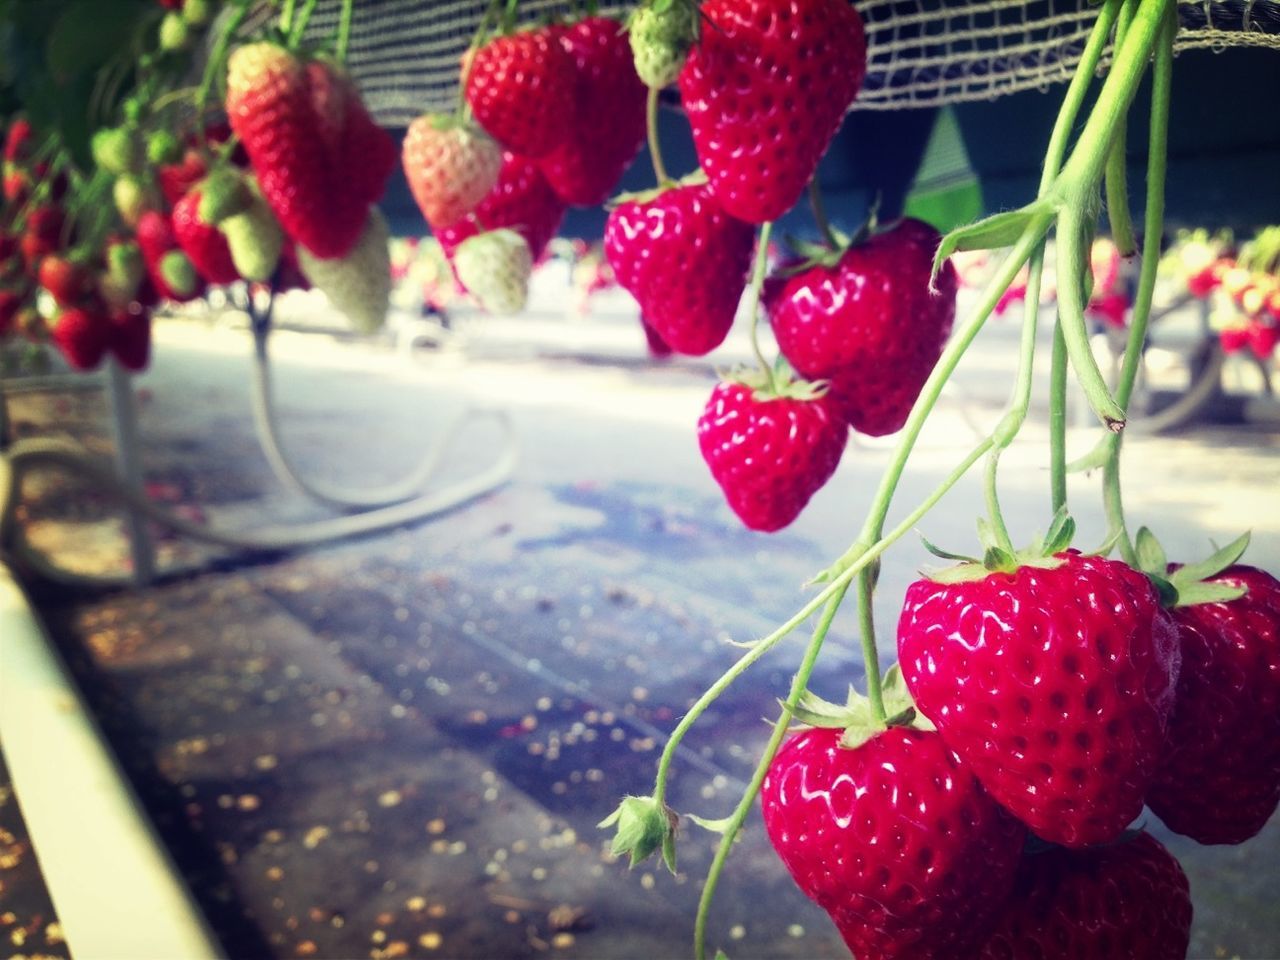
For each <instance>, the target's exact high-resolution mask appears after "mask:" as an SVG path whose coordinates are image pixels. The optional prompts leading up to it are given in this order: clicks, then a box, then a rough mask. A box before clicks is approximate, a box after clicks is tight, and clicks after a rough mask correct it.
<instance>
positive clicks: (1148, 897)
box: [981, 833, 1191, 960]
mask: <svg viewBox="0 0 1280 960" xmlns="http://www.w3.org/2000/svg"><path fill="white" fill-rule="evenodd" d="M1190 941H1191V897H1190V892H1189V886H1188V884H1187V878H1186V875H1185V874H1184V873H1183V872H1182V867H1180V866H1179V865H1178V861H1177V860H1175V859H1174V858H1173V856H1172V855H1171V854H1170V853H1169V851H1168V850H1166V849H1165V848H1164V847H1162V846H1161V845H1160V844H1159V843H1158V842H1157V841H1156V840H1155V839H1153V838H1152V837H1151V836H1150V835H1148V834H1145V833H1142V834H1139V835H1138V836H1136V837H1134V838H1133V839H1130V840H1125V841H1122V842H1120V843H1115V844H1111V845H1109V846H1105V847H1095V848H1093V849H1090V850H1064V849H1062V848H1060V847H1056V848H1052V849H1049V850H1046V851H1043V852H1039V853H1031V854H1028V855H1027V856H1026V857H1024V859H1023V861H1022V864H1021V866H1020V867H1019V868H1018V875H1017V881H1016V883H1015V884H1014V895H1013V899H1012V900H1011V901H1010V902H1009V903H1008V905H1007V906H1006V907H1005V911H1004V915H1003V917H1002V918H1001V920H1000V923H999V926H998V927H997V929H996V932H995V933H994V934H993V935H992V936H991V939H990V940H988V941H987V944H986V946H984V947H983V949H982V954H981V958H982V960H1024V958H1027V957H1042V958H1044V960H1057V958H1063V960H1066V958H1077V957H1078V958H1080V960H1084V958H1086V957H1087V958H1088V960H1133V958H1137V957H1141V958H1142V960H1183V958H1184V957H1186V955H1187V947H1188V946H1189V944H1190Z"/></svg>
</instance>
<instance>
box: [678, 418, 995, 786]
mask: <svg viewBox="0 0 1280 960" xmlns="http://www.w3.org/2000/svg"><path fill="white" fill-rule="evenodd" d="M991 445H992V439H991V438H990V437H987V438H986V439H985V440H983V441H982V442H981V443H979V444H978V445H977V446H976V447H974V448H973V450H971V451H970V452H969V455H968V456H967V457H965V458H964V459H963V460H962V461H960V463H959V464H958V465H957V466H956V467H955V468H954V469H953V470H952V471H951V472H950V473H949V474H947V476H946V477H945V478H944V479H943V480H942V482H941V483H939V484H938V486H937V487H935V488H934V489H933V491H932V492H931V493H930V494H929V495H928V496H927V497H925V499H924V500H923V502H921V503H920V505H919V506H917V507H916V508H915V509H914V510H912V511H911V513H910V514H908V515H907V516H906V517H905V518H904V519H903V520H902V522H901V523H899V524H898V525H897V526H896V527H894V528H893V529H892V530H891V531H889V533H887V534H885V536H884V537H882V538H881V539H880V540H878V541H877V542H875V543H873V544H871V545H870V546H869V547H867V549H865V550H863V551H862V552H861V553H860V554H859V555H858V556H857V557H856V558H854V559H853V560H852V561H851V562H850V563H849V565H848V566H847V567H845V568H844V569H843V570H841V571H840V572H839V573H838V574H837V575H836V576H835V577H834V578H833V579H832V580H831V582H830V583H828V584H827V585H826V586H825V587H824V588H823V589H822V590H821V591H819V592H818V593H817V594H815V595H814V596H813V597H812V598H811V599H810V600H809V602H808V603H806V604H805V605H804V606H803V607H801V608H800V610H799V611H797V612H796V613H795V614H794V615H793V616H792V617H791V619H789V620H788V621H787V622H786V623H784V624H783V625H782V626H780V627H778V629H776V630H774V631H773V632H772V633H771V634H769V635H768V636H767V637H763V638H762V639H760V640H758V641H756V642H755V643H754V644H752V645H751V649H750V650H748V651H747V652H746V653H745V654H743V655H742V656H741V657H739V658H738V660H737V661H736V662H735V663H734V664H733V666H731V667H730V668H729V669H728V670H726V671H725V672H724V674H723V675H722V676H721V677H720V678H719V679H718V680H717V681H716V682H715V683H714V684H712V686H711V687H710V688H709V689H708V690H707V691H706V692H705V693H703V695H702V696H700V697H699V698H698V699H697V701H695V702H694V704H693V706H691V707H690V708H689V712H688V713H686V714H685V715H684V717H682V718H681V720H680V722H679V723H678V724H677V725H676V728H675V729H674V730H673V731H672V732H671V736H670V737H669V738H668V740H667V743H666V746H665V747H664V748H663V751H662V756H661V757H660V758H659V759H658V772H657V777H656V779H655V780H654V787H653V796H654V799H656V800H657V801H658V802H659V803H662V802H663V801H664V800H665V797H666V793H667V775H668V773H669V771H670V769H671V763H672V761H673V760H674V758H675V755H676V750H677V749H678V748H679V746H680V743H681V741H682V740H683V739H684V735H685V734H686V733H687V732H688V730H689V728H690V727H692V726H693V725H694V724H695V723H696V722H697V720H698V718H699V717H700V716H702V714H703V713H704V712H705V711H706V709H707V707H709V706H711V704H712V703H714V702H715V700H716V699H717V698H718V697H719V696H720V694H722V693H723V692H724V691H725V690H727V689H728V688H729V686H730V685H731V684H732V683H733V682H734V681H735V680H737V679H738V677H740V676H742V674H744V673H746V671H747V670H748V668H750V667H751V665H752V664H754V663H755V662H756V661H757V660H759V659H760V658H761V657H762V656H764V655H765V654H766V653H768V652H769V651H770V650H772V649H773V648H774V647H775V646H777V644H778V643H779V641H781V640H782V639H783V638H785V637H787V636H789V635H790V634H791V632H792V631H794V630H795V629H796V628H797V627H798V626H800V624H802V623H804V622H805V621H806V620H807V619H809V617H811V616H812V615H813V614H814V612H815V611H817V610H818V608H819V607H821V606H822V605H823V604H825V603H826V602H827V601H829V600H830V599H831V598H832V597H834V596H835V595H836V594H837V593H841V594H842V595H843V590H844V589H845V588H847V587H848V585H849V583H850V582H851V581H852V580H853V578H854V577H855V576H857V575H858V574H859V573H861V572H862V571H863V570H865V569H867V568H868V567H869V566H870V565H871V564H872V563H874V562H875V560H876V558H878V557H879V556H880V555H881V554H883V553H884V552H885V551H886V550H888V549H889V548H890V547H891V546H893V545H894V544H895V543H897V542H898V541H899V540H901V539H902V538H903V537H904V536H906V535H907V534H908V533H910V532H911V531H912V530H913V529H915V526H916V524H917V523H919V522H920V521H921V520H922V519H923V518H924V517H925V516H926V515H927V514H928V513H929V511H930V510H932V509H933V508H934V507H935V506H937V504H938V501H940V500H941V499H942V498H943V497H944V496H946V494H947V493H948V491H950V490H951V488H952V487H954V486H955V485H956V484H957V483H958V482H959V481H960V478H961V477H963V476H964V475H965V474H966V473H968V472H969V470H970V468H972V467H973V465H974V464H975V463H977V462H978V461H979V460H981V459H982V458H983V457H984V456H985V455H986V454H987V452H988V451H989V450H990V449H991ZM867 678H868V679H867V684H868V686H870V685H871V683H872V681H871V679H870V678H871V670H870V669H868V670H867ZM875 682H876V683H877V684H878V683H879V677H877V678H876V681H875Z"/></svg>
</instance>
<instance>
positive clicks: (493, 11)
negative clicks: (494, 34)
mask: <svg viewBox="0 0 1280 960" xmlns="http://www.w3.org/2000/svg"><path fill="white" fill-rule="evenodd" d="M497 15H498V5H497V3H496V0H491V2H490V3H489V6H488V7H487V8H486V9H485V11H484V16H483V17H481V18H480V25H479V26H478V27H476V32H475V34H474V35H473V36H472V37H471V44H470V45H469V46H468V47H467V52H466V54H465V55H464V56H463V58H462V76H461V77H460V78H459V80H458V108H457V111H456V113H457V115H458V117H459V119H470V111H471V105H470V104H469V103H467V83H468V81H469V80H470V79H471V65H472V64H473V63H474V62H475V53H476V51H477V50H479V49H480V45H481V44H482V43H483V42H484V38H485V37H486V36H488V35H489V29H490V27H491V25H492V24H493V18H494V17H496V16H497Z"/></svg>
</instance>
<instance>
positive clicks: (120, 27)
mask: <svg viewBox="0 0 1280 960" xmlns="http://www.w3.org/2000/svg"><path fill="white" fill-rule="evenodd" d="M153 9H154V4H151V5H148V4H143V3H139V2H136V0H117V2H115V3H113V4H112V5H111V11H110V14H109V15H107V16H104V15H103V3H102V0H78V2H75V3H72V4H71V5H70V6H69V7H68V8H67V9H66V10H65V12H64V13H63V14H62V16H60V17H59V18H58V20H57V22H56V23H55V24H54V25H53V29H52V30H51V31H50V32H49V36H48V39H47V40H46V41H45V57H46V58H47V61H48V64H49V69H50V71H51V72H52V73H53V75H54V78H55V79H56V80H57V81H58V82H60V83H67V82H69V81H71V80H72V79H74V78H75V77H77V76H81V75H84V74H92V73H94V72H95V71H96V70H97V69H98V67H100V66H102V65H103V64H104V63H106V62H107V61H108V60H110V59H111V58H112V57H113V56H114V55H115V54H116V53H118V52H119V51H120V50H121V49H122V48H124V47H126V46H127V45H128V43H129V41H130V39H131V38H132V36H133V34H134V30H135V27H136V24H137V19H138V18H139V17H141V16H149V15H151V14H152V11H153Z"/></svg>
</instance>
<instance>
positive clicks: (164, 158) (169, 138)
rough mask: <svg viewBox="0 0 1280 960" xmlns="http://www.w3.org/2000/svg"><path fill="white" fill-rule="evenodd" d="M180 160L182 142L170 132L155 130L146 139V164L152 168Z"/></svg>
mask: <svg viewBox="0 0 1280 960" xmlns="http://www.w3.org/2000/svg"><path fill="white" fill-rule="evenodd" d="M181 159H182V141H181V140H179V139H178V137H177V135H176V134H175V133H174V132H173V131H172V130H157V131H155V132H154V133H152V134H151V136H149V137H147V162H148V163H150V164H151V165H152V166H157V167H158V166H160V165H161V164H165V163H177V162H178V161H179V160H181Z"/></svg>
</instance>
